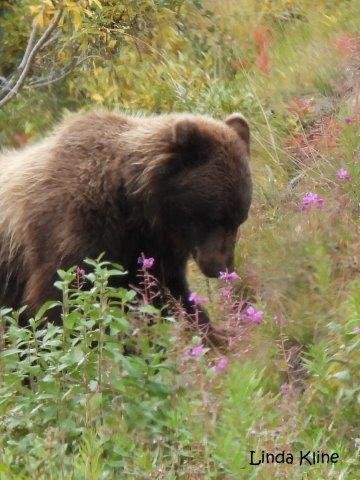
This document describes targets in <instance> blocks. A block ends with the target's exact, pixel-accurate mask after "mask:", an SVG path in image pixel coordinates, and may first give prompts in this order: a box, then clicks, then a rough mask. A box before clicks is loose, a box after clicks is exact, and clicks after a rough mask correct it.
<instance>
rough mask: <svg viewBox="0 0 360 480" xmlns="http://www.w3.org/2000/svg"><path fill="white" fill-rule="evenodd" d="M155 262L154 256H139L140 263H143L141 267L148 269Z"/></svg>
mask: <svg viewBox="0 0 360 480" xmlns="http://www.w3.org/2000/svg"><path fill="white" fill-rule="evenodd" d="M154 263H155V259H154V258H153V257H148V258H146V257H144V256H142V257H139V258H138V264H139V265H141V267H142V268H143V269H144V270H148V269H149V268H151V267H152V266H153V265H154Z"/></svg>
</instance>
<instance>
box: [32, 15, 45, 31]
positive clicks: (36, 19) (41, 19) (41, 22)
mask: <svg viewBox="0 0 360 480" xmlns="http://www.w3.org/2000/svg"><path fill="white" fill-rule="evenodd" d="M34 23H35V24H36V25H37V26H39V27H40V28H42V27H43V26H44V14H43V12H40V13H38V14H37V15H36V16H35V17H34Z"/></svg>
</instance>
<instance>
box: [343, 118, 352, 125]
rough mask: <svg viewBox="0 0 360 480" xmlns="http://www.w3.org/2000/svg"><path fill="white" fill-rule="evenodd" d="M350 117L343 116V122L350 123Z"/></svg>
mask: <svg viewBox="0 0 360 480" xmlns="http://www.w3.org/2000/svg"><path fill="white" fill-rule="evenodd" d="M352 122H353V121H352V118H351V117H345V118H344V123H346V125H350V124H351V123H352Z"/></svg>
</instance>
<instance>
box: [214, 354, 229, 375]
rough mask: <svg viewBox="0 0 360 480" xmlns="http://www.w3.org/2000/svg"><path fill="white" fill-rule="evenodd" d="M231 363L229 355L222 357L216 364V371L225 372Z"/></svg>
mask: <svg viewBox="0 0 360 480" xmlns="http://www.w3.org/2000/svg"><path fill="white" fill-rule="evenodd" d="M228 365H229V359H228V358H227V357H221V358H220V359H219V360H218V361H217V363H216V365H215V372H217V373H222V372H224V371H225V370H226V369H227V367H228Z"/></svg>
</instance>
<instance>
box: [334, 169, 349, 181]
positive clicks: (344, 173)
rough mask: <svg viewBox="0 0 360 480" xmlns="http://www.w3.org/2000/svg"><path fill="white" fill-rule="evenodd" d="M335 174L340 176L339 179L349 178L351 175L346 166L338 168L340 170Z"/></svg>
mask: <svg viewBox="0 0 360 480" xmlns="http://www.w3.org/2000/svg"><path fill="white" fill-rule="evenodd" d="M337 176H338V178H340V180H351V175H350V173H349V172H348V171H347V170H346V168H340V170H338V172H337Z"/></svg>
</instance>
